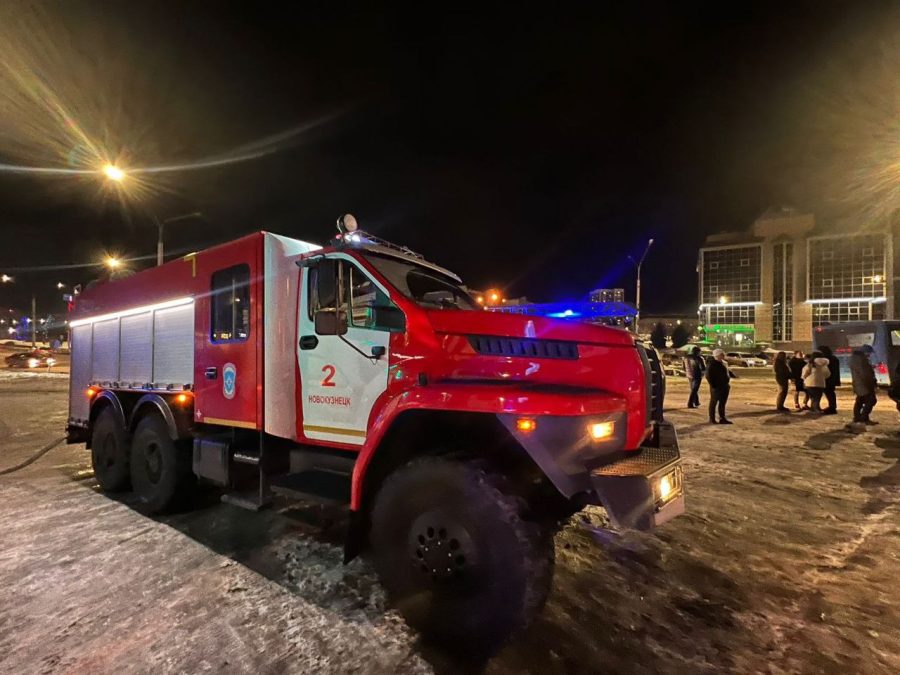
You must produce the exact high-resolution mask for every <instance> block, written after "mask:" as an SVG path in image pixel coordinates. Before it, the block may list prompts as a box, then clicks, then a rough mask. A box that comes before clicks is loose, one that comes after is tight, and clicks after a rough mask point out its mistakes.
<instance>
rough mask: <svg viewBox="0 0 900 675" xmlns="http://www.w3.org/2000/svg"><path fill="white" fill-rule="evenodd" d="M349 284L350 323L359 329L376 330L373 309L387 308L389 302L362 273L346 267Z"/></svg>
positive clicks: (349, 266) (351, 266)
mask: <svg viewBox="0 0 900 675" xmlns="http://www.w3.org/2000/svg"><path fill="white" fill-rule="evenodd" d="M347 267H348V268H349V283H350V323H351V324H352V325H354V326H357V327H359V328H378V327H379V326H377V325H376V317H375V311H374V310H375V308H376V307H389V306H390V305H391V301H390V300H389V299H388V297H387V295H385V294H384V292H383V291H382V290H381V289H380V288H378V287H377V286H376V285H375V284H374V283H373V282H372V280H371V279H370V278H369V277H368V275H366V274H365V273H364V272H362V271H360V270H359V268H357V267H356V266H355V265H348V266H347Z"/></svg>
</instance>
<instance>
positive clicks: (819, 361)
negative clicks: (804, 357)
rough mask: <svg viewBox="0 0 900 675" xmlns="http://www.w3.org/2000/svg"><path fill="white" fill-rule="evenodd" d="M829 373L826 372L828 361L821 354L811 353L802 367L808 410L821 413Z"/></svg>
mask: <svg viewBox="0 0 900 675" xmlns="http://www.w3.org/2000/svg"><path fill="white" fill-rule="evenodd" d="M830 374H831V371H829V370H828V359H826V358H825V357H824V356H822V352H813V353H812V354H810V355H809V361H807V362H806V365H805V366H804V367H803V373H802V376H803V388H804V389H805V390H806V391H807V392H809V402H810V410H811V411H812V412H817V413H820V412H822V406H821V401H822V394H823V393H825V382H826V380H828V376H829V375H830Z"/></svg>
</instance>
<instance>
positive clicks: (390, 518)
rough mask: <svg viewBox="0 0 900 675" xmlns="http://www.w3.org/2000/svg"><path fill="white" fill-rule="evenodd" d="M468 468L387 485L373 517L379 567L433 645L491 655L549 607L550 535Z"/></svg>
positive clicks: (437, 468) (435, 462)
mask: <svg viewBox="0 0 900 675" xmlns="http://www.w3.org/2000/svg"><path fill="white" fill-rule="evenodd" d="M500 484H501V481H499V480H496V477H493V476H492V475H491V474H488V473H486V472H484V471H483V470H481V469H479V468H478V467H477V466H475V465H473V464H469V463H463V462H456V461H450V460H444V459H439V458H429V459H425V460H419V461H416V462H413V463H411V464H408V465H406V466H405V467H403V468H401V469H399V470H398V471H397V472H396V473H395V474H394V475H393V476H391V477H390V478H389V479H388V480H387V481H385V483H384V485H383V486H382V488H381V490H380V491H379V493H378V495H377V497H376V500H375V504H374V507H373V510H372V529H371V540H370V541H371V544H372V551H373V555H374V563H375V567H376V569H377V571H378V574H379V576H380V577H381V580H382V583H383V584H384V586H385V588H386V590H387V592H388V595H389V597H390V598H391V600H392V602H393V603H394V604H395V605H396V606H397V607H398V608H399V609H400V611H401V613H403V615H404V616H405V617H406V619H407V621H408V622H409V624H410V625H412V626H413V627H414V628H417V629H419V630H420V631H422V633H423V634H424V635H425V637H426V638H431V639H433V640H436V641H438V642H442V643H450V644H456V646H459V644H460V641H464V644H465V645H466V649H467V650H471V653H477V654H479V655H489V654H491V653H493V652H494V651H496V649H497V648H498V647H499V646H500V645H502V643H503V642H504V641H505V640H506V638H507V637H509V635H510V634H511V633H513V632H514V631H516V630H518V629H520V628H522V627H524V626H525V625H526V624H527V623H528V622H529V621H530V620H531V618H532V617H533V616H534V615H535V614H536V613H537V612H538V611H539V610H540V609H541V607H543V605H544V602H545V600H546V598H547V595H548V593H549V590H550V584H551V581H552V577H553V560H554V549H553V536H552V531H550V530H548V529H546V528H541V527H540V526H538V525H537V524H535V523H531V522H528V521H526V520H523V518H522V516H523V511H524V502H523V501H522V500H521V499H519V498H517V497H514V496H512V495H510V494H506V493H504V492H502V491H501V490H500V489H499V488H498V487H497V486H498V485H500Z"/></svg>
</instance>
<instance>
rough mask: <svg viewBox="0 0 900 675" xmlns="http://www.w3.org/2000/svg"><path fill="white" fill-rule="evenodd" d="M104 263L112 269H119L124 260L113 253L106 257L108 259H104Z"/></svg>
mask: <svg viewBox="0 0 900 675" xmlns="http://www.w3.org/2000/svg"><path fill="white" fill-rule="evenodd" d="M103 264H104V265H106V266H107V267H108V268H109V269H111V270H117V269H119V267H121V266H122V261H121V260H119V259H118V258H116V257H115V256H112V255H111V256H107V257H106V260H104V261H103Z"/></svg>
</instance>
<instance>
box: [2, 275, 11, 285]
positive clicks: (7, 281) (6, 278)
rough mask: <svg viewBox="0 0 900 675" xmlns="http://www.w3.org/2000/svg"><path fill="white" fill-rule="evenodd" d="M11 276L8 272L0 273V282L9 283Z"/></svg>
mask: <svg viewBox="0 0 900 675" xmlns="http://www.w3.org/2000/svg"><path fill="white" fill-rule="evenodd" d="M12 280H13V278H12V277H11V276H9V275H8V274H3V275H0V283H4V284H8V283H11V282H12Z"/></svg>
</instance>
